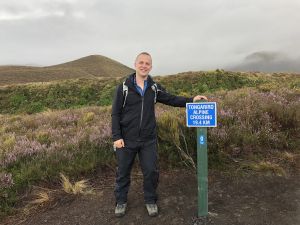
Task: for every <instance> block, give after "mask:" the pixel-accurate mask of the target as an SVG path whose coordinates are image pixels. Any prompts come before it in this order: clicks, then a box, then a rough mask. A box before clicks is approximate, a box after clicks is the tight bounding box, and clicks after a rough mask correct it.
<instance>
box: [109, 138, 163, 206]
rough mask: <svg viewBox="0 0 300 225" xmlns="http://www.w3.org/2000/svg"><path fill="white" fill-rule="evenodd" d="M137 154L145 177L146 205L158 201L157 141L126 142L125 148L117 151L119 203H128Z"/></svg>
mask: <svg viewBox="0 0 300 225" xmlns="http://www.w3.org/2000/svg"><path fill="white" fill-rule="evenodd" d="M136 154H138V156H139V161H140V165H141V169H142V172H143V177H144V183H143V185H144V199H145V203H155V202H156V201H157V194H156V188H157V185H158V177H159V173H158V167H157V140H156V139H152V140H147V141H125V147H123V148H121V149H117V150H116V158H117V163H118V168H117V176H116V186H115V197H116V202H117V203H119V204H120V203H125V202H127V194H128V190H129V185H130V172H131V169H132V165H133V163H134V159H135V157H136Z"/></svg>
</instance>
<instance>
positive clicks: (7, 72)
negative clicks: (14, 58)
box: [0, 55, 133, 86]
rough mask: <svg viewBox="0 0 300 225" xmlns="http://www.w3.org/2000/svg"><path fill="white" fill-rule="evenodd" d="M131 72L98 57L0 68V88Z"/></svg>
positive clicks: (119, 64) (104, 58)
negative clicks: (33, 65) (48, 64)
mask: <svg viewBox="0 0 300 225" xmlns="http://www.w3.org/2000/svg"><path fill="white" fill-rule="evenodd" d="M132 71H133V70H132V69H130V68H128V67H127V66H125V65H122V64H121V63H119V62H116V61H114V60H112V59H109V58H107V57H104V56H100V55H91V56H87V57H83V58H80V59H77V60H74V61H71V62H67V63H64V64H59V65H54V66H48V67H29V66H28V67H27V66H0V86H3V85H11V84H20V83H31V82H49V81H55V80H65V79H74V78H80V77H84V78H92V77H120V76H123V75H124V74H128V73H131V72H132Z"/></svg>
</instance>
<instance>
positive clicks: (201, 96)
mask: <svg viewBox="0 0 300 225" xmlns="http://www.w3.org/2000/svg"><path fill="white" fill-rule="evenodd" d="M200 100H206V101H208V99H207V97H206V96H203V95H197V96H195V97H194V98H193V102H196V101H200Z"/></svg>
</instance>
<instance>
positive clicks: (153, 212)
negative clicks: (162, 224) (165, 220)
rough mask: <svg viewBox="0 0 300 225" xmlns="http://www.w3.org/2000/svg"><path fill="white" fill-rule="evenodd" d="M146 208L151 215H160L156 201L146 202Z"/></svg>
mask: <svg viewBox="0 0 300 225" xmlns="http://www.w3.org/2000/svg"><path fill="white" fill-rule="evenodd" d="M146 208H147V211H148V214H149V216H157V215H158V207H157V205H156V204H155V203H152V204H146Z"/></svg>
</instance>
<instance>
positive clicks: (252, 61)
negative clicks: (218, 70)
mask: <svg viewBox="0 0 300 225" xmlns="http://www.w3.org/2000/svg"><path fill="white" fill-rule="evenodd" d="M226 69H228V70H232V71H261V72H289V73H300V58H291V57H289V56H287V55H286V54H284V53H282V52H271V51H258V52H253V53H251V54H249V55H247V56H246V57H245V58H244V60H243V61H242V62H241V63H239V64H237V65H235V66H229V67H228V68H226Z"/></svg>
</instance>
